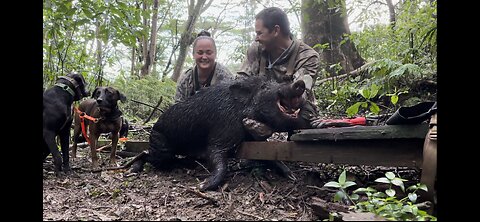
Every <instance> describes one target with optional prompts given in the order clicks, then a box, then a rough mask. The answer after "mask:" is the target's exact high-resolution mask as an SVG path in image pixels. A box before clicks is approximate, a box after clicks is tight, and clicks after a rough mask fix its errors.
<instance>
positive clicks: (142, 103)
mask: <svg viewBox="0 0 480 222" xmlns="http://www.w3.org/2000/svg"><path fill="white" fill-rule="evenodd" d="M130 101H132V102H136V103H140V104H142V105H145V106H148V107H150V108H154V109H156V110H160V112H162V113H163V110H162V109H160V108H157V107H155V106H152V105H150V104H146V103H144V102H140V101H137V100H134V99H130Z"/></svg>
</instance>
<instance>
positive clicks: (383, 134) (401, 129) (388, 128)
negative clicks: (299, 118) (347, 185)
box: [290, 124, 428, 141]
mask: <svg viewBox="0 0 480 222" xmlns="http://www.w3.org/2000/svg"><path fill="white" fill-rule="evenodd" d="M427 132H428V124H418V125H384V126H352V127H339V128H324V129H304V130H298V131H296V133H295V134H293V135H292V136H291V138H290V139H291V140H292V141H323V140H334V141H337V140H374V139H415V138H416V139H425V136H426V135H427Z"/></svg>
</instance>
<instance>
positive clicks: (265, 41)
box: [255, 19, 280, 51]
mask: <svg viewBox="0 0 480 222" xmlns="http://www.w3.org/2000/svg"><path fill="white" fill-rule="evenodd" d="M279 30H280V28H279V27H278V26H275V28H274V29H273V30H272V31H271V32H270V31H269V30H268V29H267V27H265V26H264V25H263V20H261V19H257V20H255V33H256V36H255V41H257V42H259V43H260V45H261V47H262V48H263V49H265V50H267V51H269V50H272V49H274V46H275V41H276V38H277V36H279V34H280V32H279Z"/></svg>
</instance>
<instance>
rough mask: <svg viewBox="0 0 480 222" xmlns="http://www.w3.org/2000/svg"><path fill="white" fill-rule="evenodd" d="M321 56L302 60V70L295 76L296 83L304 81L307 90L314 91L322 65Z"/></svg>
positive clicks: (312, 56) (298, 70)
mask: <svg viewBox="0 0 480 222" xmlns="http://www.w3.org/2000/svg"><path fill="white" fill-rule="evenodd" d="M319 57H320V56H319V55H318V53H312V55H310V56H308V57H305V58H303V59H300V61H298V62H299V66H300V68H299V69H297V71H296V72H295V73H294V74H293V78H294V81H296V80H298V79H302V80H303V81H304V82H305V88H306V89H307V90H309V91H312V89H313V86H314V84H315V81H316V79H317V70H318V67H319V63H320V58H319Z"/></svg>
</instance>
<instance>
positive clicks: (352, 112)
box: [347, 102, 362, 117]
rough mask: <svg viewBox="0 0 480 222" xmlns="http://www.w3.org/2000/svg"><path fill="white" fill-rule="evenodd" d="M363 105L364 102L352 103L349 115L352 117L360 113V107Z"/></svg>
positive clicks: (348, 111) (348, 110)
mask: <svg viewBox="0 0 480 222" xmlns="http://www.w3.org/2000/svg"><path fill="white" fill-rule="evenodd" d="M360 105H362V102H356V103H355V104H353V105H351V106H350V107H348V109H347V115H348V117H352V116H353V115H355V114H357V113H358V108H359V107H360Z"/></svg>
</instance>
